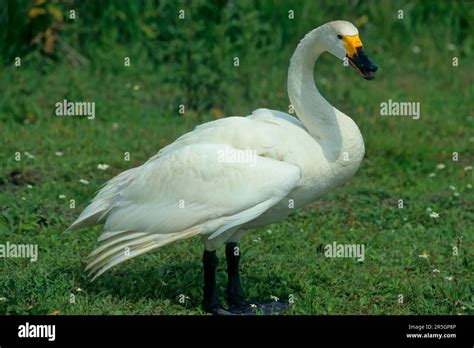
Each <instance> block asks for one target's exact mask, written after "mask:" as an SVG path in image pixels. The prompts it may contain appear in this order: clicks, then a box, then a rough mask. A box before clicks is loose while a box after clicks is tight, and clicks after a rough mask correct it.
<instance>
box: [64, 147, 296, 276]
mask: <svg viewBox="0 0 474 348" xmlns="http://www.w3.org/2000/svg"><path fill="white" fill-rule="evenodd" d="M299 179H300V169H299V168H298V167H296V166H294V165H292V164H288V163H285V162H281V161H276V160H274V159H271V158H265V157H262V156H257V155H255V153H252V152H246V151H243V150H238V149H235V148H233V147H230V146H227V145H220V144H196V145H190V146H186V147H183V148H180V149H178V150H177V151H175V152H172V153H169V154H167V155H163V156H159V157H157V158H156V159H155V160H153V161H148V162H147V163H145V164H144V165H142V166H141V167H138V168H134V169H132V170H131V171H127V172H124V173H122V174H121V175H119V176H118V177H116V178H114V179H112V180H111V181H110V182H109V183H108V184H107V185H106V186H105V187H104V188H103V189H102V190H101V191H100V192H99V194H98V195H97V197H96V198H95V199H94V200H93V202H92V203H91V205H90V206H89V207H87V208H86V209H85V210H84V212H83V213H82V214H81V216H80V217H79V218H78V220H77V221H76V222H75V223H74V224H73V225H72V226H71V227H72V229H75V228H80V227H84V226H87V225H90V224H94V223H100V222H105V226H104V231H103V233H102V235H101V236H100V237H99V240H101V241H102V242H103V243H102V245H100V246H99V247H98V248H97V249H96V250H95V251H94V252H93V253H92V254H91V256H93V257H94V260H93V261H92V262H91V263H90V264H89V266H88V268H89V269H91V272H97V273H96V277H97V276H99V275H100V274H102V273H103V272H105V271H106V270H107V269H109V268H110V267H112V266H114V265H116V264H118V263H121V262H123V261H125V260H128V259H130V258H132V257H134V256H137V255H139V254H142V253H144V252H147V251H149V250H151V249H154V248H157V247H159V246H162V245H165V244H168V243H170V242H172V241H175V240H178V239H182V238H186V237H190V236H193V235H197V234H200V235H207V236H209V238H215V237H217V236H219V235H220V234H221V233H223V232H225V231H227V230H229V229H231V228H234V227H237V226H239V225H242V224H244V223H246V222H248V221H251V220H253V219H255V218H257V217H258V216H260V215H261V214H263V213H264V212H265V211H267V210H268V209H269V208H271V207H272V206H274V205H275V204H277V203H278V202H280V201H281V200H282V199H283V198H285V197H286V196H287V195H288V194H289V193H290V192H291V191H292V190H293V189H294V188H295V187H296V186H297V185H298V182H299ZM84 221H85V222H87V223H84ZM127 248H128V249H129V250H128V254H127V253H124V250H125V249H127Z"/></svg>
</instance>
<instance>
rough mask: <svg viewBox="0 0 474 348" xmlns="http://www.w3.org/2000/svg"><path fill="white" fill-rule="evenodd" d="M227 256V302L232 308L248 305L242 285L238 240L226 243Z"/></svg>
mask: <svg viewBox="0 0 474 348" xmlns="http://www.w3.org/2000/svg"><path fill="white" fill-rule="evenodd" d="M225 256H226V260H227V275H228V283H227V303H228V304H229V306H230V307H231V308H233V307H234V308H235V307H237V308H241V307H245V306H248V305H249V303H248V302H247V301H246V300H245V297H244V294H243V292H242V286H241V285H240V275H239V261H240V251H239V248H238V247H237V243H236V242H229V243H226V245H225Z"/></svg>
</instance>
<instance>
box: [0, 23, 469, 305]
mask: <svg viewBox="0 0 474 348" xmlns="http://www.w3.org/2000/svg"><path fill="white" fill-rule="evenodd" d="M302 34H303V32H302V33H300V36H301V35H302ZM362 39H363V40H364V39H365V40H364V42H365V44H366V46H367V49H368V52H369V54H370V55H371V56H372V58H373V59H374V60H375V61H376V62H377V63H378V64H379V65H380V67H381V68H380V70H379V72H378V74H377V78H376V80H375V81H372V82H367V81H364V80H362V79H361V78H359V77H358V76H357V74H356V73H355V72H354V71H352V70H350V69H349V68H348V69H347V70H346V68H342V67H341V65H340V63H339V62H336V61H335V59H334V58H333V57H330V56H324V57H322V59H321V62H320V63H318V67H317V81H318V85H319V87H320V89H321V90H322V93H323V95H325V96H326V97H327V98H328V100H329V101H330V102H331V103H332V104H333V105H335V106H336V107H338V108H340V109H341V110H342V111H344V112H346V113H347V114H349V115H351V116H352V117H353V118H354V120H355V121H356V122H357V124H358V125H359V127H360V129H361V132H362V134H363V136H364V139H365V144H366V156H365V159H364V162H363V164H362V166H361V168H360V169H359V171H358V173H357V174H356V176H355V177H354V178H353V179H352V180H350V181H349V182H348V183H347V184H345V185H344V186H343V187H341V188H339V189H338V190H336V191H334V192H332V193H330V194H329V195H328V196H326V197H324V198H323V199H321V200H320V201H318V202H316V203H314V204H313V205H312V206H309V207H307V208H305V209H302V210H299V211H298V212H297V213H296V214H294V215H293V216H291V217H290V218H289V219H288V220H286V221H285V222H283V223H280V224H275V225H272V226H268V227H267V228H262V229H258V230H256V231H254V232H253V233H252V234H250V235H248V236H247V237H245V238H244V239H243V240H242V243H241V251H242V279H243V285H244V289H245V290H246V293H247V295H248V297H249V298H250V299H251V300H258V299H269V298H270V296H271V295H274V296H277V297H279V298H283V299H285V298H286V299H287V298H289V296H290V295H293V297H294V299H295V303H294V306H293V307H292V308H291V310H290V312H289V314H473V313H474V295H473V284H474V279H473V274H474V266H473V265H474V264H473V250H474V248H473V247H474V235H473V233H472V232H473V230H474V228H473V227H474V224H473V222H474V208H473V202H472V198H473V191H472V186H471V188H469V187H470V186H469V185H472V184H473V180H472V179H473V176H472V170H466V169H468V168H469V167H468V166H472V162H473V158H474V153H473V151H472V147H473V142H474V138H473V137H472V129H473V126H474V114H473V109H472V95H474V91H473V86H474V83H473V82H474V81H473V77H472V73H471V72H472V69H473V68H474V65H473V63H472V59H468V57H463V59H461V63H460V66H459V67H457V68H453V67H452V66H451V64H450V62H451V57H452V55H453V53H451V52H449V51H447V50H440V49H439V48H437V47H435V45H434V44H433V43H432V41H430V40H429V39H425V41H423V40H424V39H423V37H420V38H410V40H411V41H410V42H407V43H406V47H405V49H403V50H397V51H395V52H390V51H387V50H386V49H385V48H383V49H382V48H379V47H377V42H378V38H377V35H376V32H375V33H372V34H371V35H370V37H367V38H364V36H362ZM413 45H418V46H420V47H421V48H422V50H421V52H420V53H419V54H418V55H417V54H415V53H414V52H413V51H412V50H411V47H412V46H413ZM289 46H291V45H288V47H289ZM286 51H288V53H287V52H286ZM290 51H291V47H290V49H288V50H285V52H284V53H281V52H272V51H269V52H268V53H266V54H267V55H268V60H267V59H265V56H261V57H259V59H256V58H255V62H254V61H251V63H249V61H246V60H245V59H243V60H241V67H242V71H247V73H246V74H245V76H242V75H239V74H240V73H239V72H238V71H237V72H236V73H234V74H235V76H234V77H233V78H232V79H231V78H229V79H228V80H226V81H227V84H228V85H229V86H228V89H229V90H232V91H233V93H232V96H231V98H229V100H228V102H226V101H224V102H222V103H221V104H219V105H216V106H212V107H211V108H210V109H208V110H207V111H203V112H197V111H196V110H193V109H190V110H188V111H187V112H186V113H185V114H184V115H179V114H178V105H179V104H180V100H182V99H185V98H186V96H184V95H183V94H184V92H183V89H182V88H181V87H182V86H181V85H179V84H176V83H168V84H167V83H163V81H164V77H163V75H164V74H166V73H167V72H168V73H171V74H172V73H173V72H172V71H171V72H169V71H167V65H166V64H164V65H162V66H160V67H159V68H157V69H156V71H154V70H153V69H152V68H150V67H149V66H148V65H147V64H142V65H141V64H140V63H138V64H134V66H133V67H132V68H130V69H123V70H118V71H108V70H107V69H104V70H100V69H95V68H92V67H90V68H78V67H71V66H70V65H68V64H67V63H66V62H59V63H55V64H53V63H51V62H50V61H48V60H43V59H42V58H35V57H34V56H32V58H30V60H28V59H26V60H25V64H23V66H22V67H21V68H14V67H7V68H6V69H4V70H3V72H2V79H1V81H0V91H1V92H2V93H0V120H1V122H2V124H1V130H0V132H1V136H2V139H3V140H4V145H3V146H2V151H1V153H0V156H1V158H0V160H1V163H2V166H1V167H0V210H1V216H0V243H5V242H6V241H9V242H10V243H28V244H38V246H39V258H38V261H37V262H30V261H29V260H26V259H15V258H7V259H5V260H1V261H0V272H1V274H2V277H0V298H1V299H0V312H1V313H5V314H57V313H60V314H202V310H201V308H200V301H201V298H202V270H201V253H202V245H201V241H200V239H199V238H197V239H191V240H187V241H182V242H178V243H176V244H172V245H170V246H166V247H164V248H163V249H159V250H157V251H154V252H151V253H149V254H147V255H144V256H141V257H138V258H136V259H133V260H131V261H130V262H128V263H125V264H122V265H120V266H118V267H116V268H114V269H113V270H112V271H111V272H108V273H106V274H105V275H104V276H102V277H101V278H99V279H98V280H97V281H95V282H94V283H90V282H89V280H88V278H87V276H86V273H85V272H84V267H85V259H86V257H87V255H88V254H89V253H90V251H91V250H92V249H93V248H94V246H95V245H96V238H97V236H98V234H99V231H100V228H98V227H97V228H92V229H86V230H81V231H78V232H74V234H72V235H65V234H63V231H64V229H65V228H66V227H67V226H68V225H69V224H70V223H71V222H72V221H73V220H74V219H75V218H76V217H77V216H78V214H79V213H80V211H81V210H82V209H83V208H84V207H85V206H86V205H87V203H88V201H89V200H90V199H91V198H92V197H93V195H94V193H95V191H97V190H98V189H99V188H100V186H101V185H102V184H103V183H104V182H105V181H106V180H108V179H110V178H112V177H113V176H114V175H116V174H118V173H120V172H121V171H123V170H126V169H128V168H131V167H134V166H137V165H139V164H141V163H143V162H144V161H145V160H147V159H148V158H149V157H151V156H152V155H154V154H155V153H156V152H157V151H158V150H159V148H160V147H162V146H164V145H166V144H168V143H170V142H172V141H173V140H174V139H175V138H177V137H178V136H180V135H181V134H183V133H185V132H186V131H190V130H192V129H193V127H194V126H195V125H197V124H199V123H201V122H205V121H208V120H211V119H213V118H216V117H221V116H225V115H247V114H249V113H250V112H251V111H252V110H254V109H256V108H258V107H268V108H274V109H279V110H287V108H288V103H289V102H288V100H287V97H286V86H285V79H286V68H287V64H288V61H289V58H290ZM265 52H266V51H265ZM276 53H277V54H279V56H280V57H279V60H278V61H275V62H273V61H272V60H271V59H273V58H272V56H274V55H275V54H276ZM435 53H436V54H435ZM258 61H261V62H262V63H261V65H256V66H255V64H257V62H258ZM273 63H274V64H273ZM246 64H247V65H248V64H252V65H254V66H253V67H252V68H249V67H247V68H246ZM197 68H199V67H197ZM245 69H253V70H245ZM249 71H251V72H253V73H252V74H249V73H248V72H249ZM248 86H251V89H250V92H249V89H248V88H249V87H248ZM64 98H66V99H69V100H92V101H95V103H96V119H94V120H87V119H83V118H61V117H57V116H54V115H53V113H54V104H55V103H56V102H57V101H61V100H62V99H64ZM390 98H391V99H393V100H399V101H420V102H421V113H422V114H421V119H420V120H412V119H410V118H405V117H388V118H385V117H382V116H379V104H380V103H381V102H382V101H387V100H388V99H390ZM58 151H59V152H61V153H62V156H58V155H56V152H58ZM16 152H20V153H21V155H22V159H21V161H16V160H15V153H16ZM25 152H28V153H30V154H32V155H33V156H34V158H29V157H28V156H27V155H25ZM125 152H129V153H130V161H125V160H124V153H125ZM453 152H457V153H458V154H459V160H458V161H453V160H452V153H453ZM99 163H106V164H109V165H110V167H109V168H108V169H107V170H105V171H101V170H98V169H97V165H98V164H99ZM438 164H444V168H443V169H437V165H438ZM430 173H434V176H433V175H432V174H431V175H430ZM80 179H86V180H88V181H89V184H88V185H84V184H81V183H80V182H79V180H80ZM450 186H453V187H454V190H453V189H452V187H450ZM454 192H457V193H458V195H454ZM60 195H65V196H66V197H65V198H59V196H60ZM71 199H73V200H74V202H75V208H74V209H72V208H71V207H70V204H71V202H70V200H71ZM399 199H403V202H404V207H403V208H402V209H400V208H398V206H397V204H398V200H399ZM429 209H431V210H432V211H435V212H437V213H439V218H437V219H435V218H431V217H430V216H429V211H430V210H429ZM458 237H462V243H461V247H460V249H459V255H458V256H453V251H452V248H453V247H454V246H455V245H456V240H457V238H458ZM333 241H336V242H338V243H358V244H364V245H365V248H366V251H365V260H364V262H356V261H355V260H353V259H340V258H334V259H331V258H326V257H325V256H324V253H323V252H322V251H321V249H322V248H321V246H322V245H325V244H330V243H332V242H333ZM424 253H425V254H427V255H428V256H427V257H426V258H423V257H420V256H419V255H422V254H424ZM219 257H220V260H221V263H220V266H219V268H218V282H219V286H220V291H221V295H222V296H221V297H222V298H223V294H224V289H225V285H226V272H225V261H224V255H223V251H222V250H220V251H219ZM434 269H437V270H439V273H437V272H433V270H434ZM71 294H72V295H74V297H73V298H74V301H73V302H74V303H71V298H72V297H71ZM180 294H184V295H185V296H187V297H189V298H188V299H187V300H186V303H184V304H181V303H180V302H179V301H178V298H179V296H180ZM400 294H402V295H403V300H404V301H403V303H402V304H400V303H398V298H399V297H398V296H399V295H400Z"/></svg>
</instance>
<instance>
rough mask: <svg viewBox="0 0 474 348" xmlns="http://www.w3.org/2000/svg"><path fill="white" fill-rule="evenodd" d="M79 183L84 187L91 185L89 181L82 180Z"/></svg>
mask: <svg viewBox="0 0 474 348" xmlns="http://www.w3.org/2000/svg"><path fill="white" fill-rule="evenodd" d="M79 182H80V183H81V184H84V185H89V181H88V180H86V179H80V180H79Z"/></svg>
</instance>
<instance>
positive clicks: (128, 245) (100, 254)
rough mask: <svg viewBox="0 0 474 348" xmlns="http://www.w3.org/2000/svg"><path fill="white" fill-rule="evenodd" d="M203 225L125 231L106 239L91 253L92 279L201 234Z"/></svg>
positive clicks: (89, 265) (89, 266)
mask: <svg viewBox="0 0 474 348" xmlns="http://www.w3.org/2000/svg"><path fill="white" fill-rule="evenodd" d="M201 230H202V225H199V226H197V227H193V228H190V229H187V230H185V231H182V232H178V233H169V234H156V233H155V234H150V233H144V232H134V231H124V232H123V233H120V234H118V235H117V236H115V237H112V238H109V239H108V240H106V241H104V242H103V243H102V245H100V246H99V247H97V248H96V249H95V250H94V251H93V252H92V253H91V254H90V255H89V257H90V258H91V261H90V263H89V264H88V265H87V267H86V271H87V270H89V271H90V272H89V276H91V275H94V276H93V278H92V280H91V281H94V280H95V279H96V278H97V277H99V276H100V275H102V274H103V273H104V272H105V271H107V270H108V269H110V268H112V267H114V266H116V265H118V264H119V263H122V262H124V261H127V260H130V259H132V258H134V257H135V256H138V255H141V254H144V253H146V252H148V251H150V250H152V249H155V248H159V247H162V246H164V245H166V244H169V243H171V242H174V241H177V240H180V239H185V238H189V237H192V236H195V235H197V234H199V233H200V232H201Z"/></svg>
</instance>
